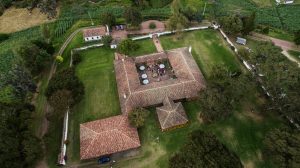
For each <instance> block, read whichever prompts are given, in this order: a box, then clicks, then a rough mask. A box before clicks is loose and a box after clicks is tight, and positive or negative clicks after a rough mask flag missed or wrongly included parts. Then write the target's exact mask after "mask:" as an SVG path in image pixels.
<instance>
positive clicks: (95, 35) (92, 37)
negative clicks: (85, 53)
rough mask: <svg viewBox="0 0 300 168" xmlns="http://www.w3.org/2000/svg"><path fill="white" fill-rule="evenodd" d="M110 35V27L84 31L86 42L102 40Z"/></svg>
mask: <svg viewBox="0 0 300 168" xmlns="http://www.w3.org/2000/svg"><path fill="white" fill-rule="evenodd" d="M106 35H109V28H108V26H101V27H96V28H88V29H84V30H83V39H84V41H85V42H89V41H97V40H101V39H102V37H103V36H106Z"/></svg>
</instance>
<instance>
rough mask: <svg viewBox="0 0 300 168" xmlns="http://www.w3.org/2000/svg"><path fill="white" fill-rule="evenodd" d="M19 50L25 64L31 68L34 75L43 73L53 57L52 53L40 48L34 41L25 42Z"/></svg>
mask: <svg viewBox="0 0 300 168" xmlns="http://www.w3.org/2000/svg"><path fill="white" fill-rule="evenodd" d="M17 52H18V54H19V55H20V56H21V57H22V58H23V60H24V62H25V66H26V67H27V68H28V69H29V70H30V72H31V74H32V75H38V74H39V73H41V71H43V70H44V69H45V68H46V67H47V65H48V64H49V62H50V59H51V55H50V54H48V53H47V51H46V50H44V49H41V48H39V47H38V46H37V45H35V44H33V43H26V44H23V45H22V46H21V47H20V48H19V49H18V50H17Z"/></svg>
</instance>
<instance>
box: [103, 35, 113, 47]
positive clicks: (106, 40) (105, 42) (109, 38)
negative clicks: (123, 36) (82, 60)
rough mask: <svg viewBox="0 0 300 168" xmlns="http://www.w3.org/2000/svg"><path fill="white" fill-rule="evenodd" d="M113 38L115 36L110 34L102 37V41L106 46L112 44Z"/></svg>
mask: <svg viewBox="0 0 300 168" xmlns="http://www.w3.org/2000/svg"><path fill="white" fill-rule="evenodd" d="M112 40H113V38H112V37H111V36H110V35H108V36H103V37H102V42H103V44H104V46H106V47H109V46H110V43H111V41H112Z"/></svg>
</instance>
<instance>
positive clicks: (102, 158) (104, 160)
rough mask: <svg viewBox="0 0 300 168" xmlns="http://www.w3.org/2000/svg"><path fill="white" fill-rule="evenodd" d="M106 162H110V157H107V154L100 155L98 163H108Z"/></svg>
mask: <svg viewBox="0 0 300 168" xmlns="http://www.w3.org/2000/svg"><path fill="white" fill-rule="evenodd" d="M108 162H110V157H108V156H104V157H101V158H99V160H98V164H105V163H108Z"/></svg>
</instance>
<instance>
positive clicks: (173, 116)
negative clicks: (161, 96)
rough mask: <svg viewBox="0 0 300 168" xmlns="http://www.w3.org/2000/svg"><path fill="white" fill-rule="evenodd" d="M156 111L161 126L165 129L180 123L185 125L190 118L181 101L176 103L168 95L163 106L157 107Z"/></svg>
mask: <svg viewBox="0 0 300 168" xmlns="http://www.w3.org/2000/svg"><path fill="white" fill-rule="evenodd" d="M156 113H157V116H158V120H159V123H160V127H161V129H162V130H163V131H164V130H167V129H170V128H173V127H176V126H179V125H184V124H186V123H187V122H188V118H187V116H186V114H185V111H184V108H183V106H182V104H181V102H179V103H174V102H173V101H172V100H170V99H169V98H168V97H166V98H165V100H164V105H163V106H162V107H157V108H156Z"/></svg>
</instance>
